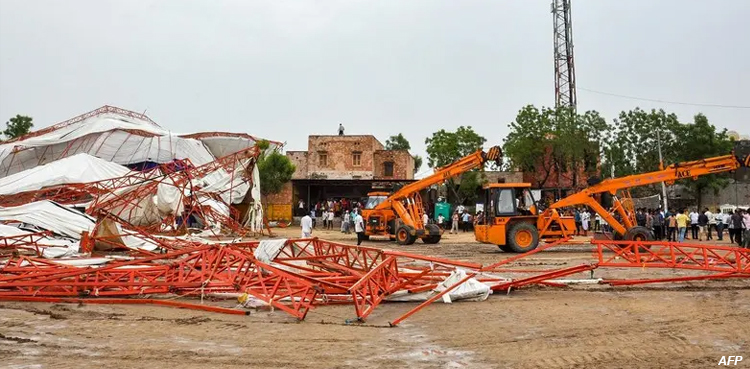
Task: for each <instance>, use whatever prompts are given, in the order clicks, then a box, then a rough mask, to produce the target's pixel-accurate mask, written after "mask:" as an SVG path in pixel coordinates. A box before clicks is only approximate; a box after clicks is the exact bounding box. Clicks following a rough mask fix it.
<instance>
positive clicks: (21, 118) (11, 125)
mask: <svg viewBox="0 0 750 369" xmlns="http://www.w3.org/2000/svg"><path fill="white" fill-rule="evenodd" d="M32 120H33V119H32V118H31V117H29V116H26V115H20V114H17V115H16V116H15V117H13V118H10V119H9V120H8V121H7V122H5V130H4V131H3V134H4V135H5V138H6V139H8V140H12V139H14V138H18V137H21V136H23V135H25V134H27V133H29V132H31V128H32V127H34V123H33V122H32Z"/></svg>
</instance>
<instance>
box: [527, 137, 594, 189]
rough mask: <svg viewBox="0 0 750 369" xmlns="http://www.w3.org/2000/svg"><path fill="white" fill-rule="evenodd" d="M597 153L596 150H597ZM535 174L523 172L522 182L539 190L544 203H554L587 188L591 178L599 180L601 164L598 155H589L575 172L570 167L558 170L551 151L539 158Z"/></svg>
mask: <svg viewBox="0 0 750 369" xmlns="http://www.w3.org/2000/svg"><path fill="white" fill-rule="evenodd" d="M597 152H598V150H597ZM536 168H537V169H536V171H535V172H524V173H523V182H527V183H531V188H533V189H535V190H539V191H540V192H539V194H540V197H541V198H543V199H544V200H545V201H550V202H553V201H556V200H559V199H561V198H564V197H566V196H568V195H570V194H572V193H575V192H577V191H580V190H581V189H583V188H585V187H588V186H589V180H590V179H592V178H601V162H600V160H599V157H598V155H589V156H587V157H586V160H584V163H583V165H579V166H577V168H576V170H573V169H571V168H570V167H568V168H564V169H562V170H558V168H557V167H555V165H554V160H553V157H552V149H551V148H550V149H548V150H547V151H546V152H545V155H544V156H541V157H539V160H538V163H537V165H536Z"/></svg>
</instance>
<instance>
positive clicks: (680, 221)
mask: <svg viewBox="0 0 750 369" xmlns="http://www.w3.org/2000/svg"><path fill="white" fill-rule="evenodd" d="M686 213H687V209H685V210H683V211H682V213H679V214H677V216H676V217H675V220H676V221H677V242H684V241H685V232H687V225H688V222H690V218H689V217H688V216H687V214H686Z"/></svg>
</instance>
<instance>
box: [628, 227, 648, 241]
mask: <svg viewBox="0 0 750 369" xmlns="http://www.w3.org/2000/svg"><path fill="white" fill-rule="evenodd" d="M623 238H624V239H625V240H626V241H653V240H654V238H655V237H654V232H652V231H651V230H650V229H648V228H646V227H641V226H635V227H633V228H630V229H628V231H627V232H625V236H624V237H623Z"/></svg>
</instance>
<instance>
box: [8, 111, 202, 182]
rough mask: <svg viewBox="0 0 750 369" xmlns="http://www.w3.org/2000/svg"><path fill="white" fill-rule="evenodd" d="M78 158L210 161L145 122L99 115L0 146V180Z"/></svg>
mask: <svg viewBox="0 0 750 369" xmlns="http://www.w3.org/2000/svg"><path fill="white" fill-rule="evenodd" d="M16 149H22V150H20V151H14V150H16ZM79 153H88V154H89V155H92V156H96V157H98V158H101V159H103V160H106V161H111V162H114V163H117V164H122V165H125V164H133V163H140V162H144V161H150V162H156V163H167V162H170V161H172V160H174V159H186V158H188V159H190V161H191V162H192V163H193V165H203V164H206V163H208V162H211V161H213V160H214V159H215V158H214V156H213V155H212V154H211V152H209V151H208V148H206V146H205V145H204V144H203V143H202V142H201V141H199V140H194V139H188V138H182V137H179V136H178V135H176V134H173V133H171V132H169V131H167V130H165V129H163V128H161V127H159V126H157V125H155V124H153V123H151V122H148V121H146V120H142V119H138V118H135V117H131V116H127V115H123V114H117V113H103V114H99V115H95V116H92V117H89V118H87V119H84V120H82V121H80V122H77V123H73V124H70V125H68V126H65V127H61V128H58V129H56V130H53V131H51V132H47V133H45V134H42V135H39V136H35V137H30V138H27V139H25V140H22V141H16V142H11V143H7V144H2V145H0V176H6V175H11V174H15V173H18V172H21V171H24V170H26V169H30V168H33V167H36V166H39V165H43V164H46V163H50V162H52V161H55V160H59V159H62V158H64V157H69V156H72V155H75V154H79Z"/></svg>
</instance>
